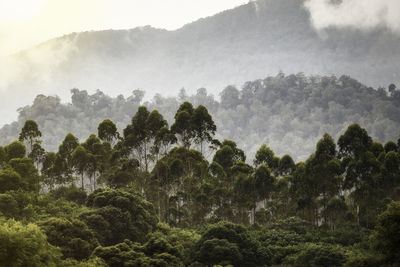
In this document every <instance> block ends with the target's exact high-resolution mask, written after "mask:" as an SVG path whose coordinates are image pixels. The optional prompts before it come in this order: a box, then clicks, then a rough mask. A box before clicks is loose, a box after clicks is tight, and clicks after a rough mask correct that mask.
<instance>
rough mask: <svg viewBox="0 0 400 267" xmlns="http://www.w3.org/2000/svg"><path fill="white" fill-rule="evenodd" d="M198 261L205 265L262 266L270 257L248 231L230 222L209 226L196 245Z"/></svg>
mask: <svg viewBox="0 0 400 267" xmlns="http://www.w3.org/2000/svg"><path fill="white" fill-rule="evenodd" d="M196 251H197V253H196V254H197V255H196V259H197V260H198V261H200V262H202V263H204V264H208V265H210V264H234V265H235V266H238V267H240V266H249V267H250V266H262V265H263V264H267V263H268V262H269V259H268V257H265V256H266V255H265V254H264V253H263V250H262V249H261V248H260V244H259V242H257V241H256V240H254V239H253V238H252V237H251V236H250V234H249V232H248V230H247V229H246V228H245V227H244V226H242V225H237V224H233V223H228V222H220V223H217V224H213V225H209V226H208V227H207V230H206V231H205V232H204V233H203V235H202V236H201V239H200V240H199V242H198V243H197V245H196ZM211 257H214V258H211Z"/></svg>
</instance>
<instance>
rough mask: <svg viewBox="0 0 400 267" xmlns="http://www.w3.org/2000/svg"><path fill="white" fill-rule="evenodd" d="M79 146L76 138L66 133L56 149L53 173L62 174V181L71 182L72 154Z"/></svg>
mask: <svg viewBox="0 0 400 267" xmlns="http://www.w3.org/2000/svg"><path fill="white" fill-rule="evenodd" d="M78 145H79V142H78V138H76V137H75V136H74V135H73V134H71V133H68V134H67V135H66V136H65V138H64V140H63V142H62V143H61V145H60V146H59V148H58V152H57V157H56V161H55V171H56V172H58V173H60V174H63V176H64V177H63V178H64V181H71V180H72V174H73V161H72V152H73V151H74V150H75V148H76V147H77V146H78Z"/></svg>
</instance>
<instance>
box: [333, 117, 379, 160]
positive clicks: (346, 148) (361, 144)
mask: <svg viewBox="0 0 400 267" xmlns="http://www.w3.org/2000/svg"><path fill="white" fill-rule="evenodd" d="M338 145H339V153H340V155H341V156H342V157H343V156H351V157H354V158H355V159H358V158H360V157H361V155H362V154H363V153H364V152H366V151H367V149H369V147H370V146H371V145H372V139H371V137H370V136H369V135H368V133H367V131H366V130H365V129H363V128H361V127H360V125H358V124H352V125H350V126H349V127H348V128H347V130H346V131H345V133H344V134H343V135H341V136H340V137H339V140H338Z"/></svg>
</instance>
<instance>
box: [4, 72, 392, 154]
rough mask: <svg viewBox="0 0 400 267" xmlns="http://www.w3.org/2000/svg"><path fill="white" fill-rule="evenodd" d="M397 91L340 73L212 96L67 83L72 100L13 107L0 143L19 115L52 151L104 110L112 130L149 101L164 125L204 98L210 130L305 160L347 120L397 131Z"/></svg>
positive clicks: (245, 145)
mask: <svg viewBox="0 0 400 267" xmlns="http://www.w3.org/2000/svg"><path fill="white" fill-rule="evenodd" d="M399 92H400V91H399V90H398V89H396V86H395V85H393V84H392V85H390V86H388V88H387V89H384V88H379V89H378V90H374V89H373V88H368V87H366V86H364V85H362V84H361V83H359V82H357V81H356V80H354V79H351V78H350V77H347V76H342V77H340V78H336V77H319V76H310V77H306V76H304V75H303V74H301V73H300V74H296V75H288V76H285V75H284V74H282V73H280V74H279V75H277V76H275V77H267V78H265V79H262V80H256V81H252V82H247V83H245V84H244V85H243V87H242V88H241V89H238V88H236V87H234V86H228V87H226V88H225V89H224V90H222V92H221V94H220V96H221V98H220V100H217V99H216V98H214V97H213V96H212V95H211V94H209V93H208V92H207V90H206V89H204V88H201V89H199V90H197V92H196V93H195V94H193V95H188V94H186V93H185V91H184V90H182V91H181V92H180V94H179V96H177V97H163V96H161V95H156V96H154V98H153V99H152V100H149V101H144V92H143V91H140V90H135V91H134V92H133V93H132V95H131V96H129V97H127V98H125V97H123V96H122V95H120V96H117V97H115V98H112V97H109V96H107V95H105V94H104V93H102V92H100V91H98V92H96V93H94V94H92V95H90V94H88V93H87V92H86V91H80V90H78V89H73V90H72V103H71V104H64V103H61V102H60V99H59V98H57V97H53V96H44V95H39V96H37V97H36V99H35V100H34V102H33V104H32V105H31V106H27V107H24V108H21V109H20V110H19V119H18V122H14V123H12V124H10V125H5V126H4V127H3V128H1V129H0V145H6V144H8V143H10V142H12V141H13V140H14V138H15V136H16V135H18V133H19V132H20V131H21V129H22V127H23V125H24V123H25V121H26V120H29V119H32V120H35V121H36V122H37V123H38V125H39V126H40V129H42V131H43V137H42V138H43V141H44V142H43V146H44V148H45V149H46V150H49V151H57V149H58V145H59V144H60V143H61V141H62V140H63V138H64V137H65V133H67V132H73V133H74V134H75V135H76V136H77V137H78V138H79V139H84V138H86V137H87V136H89V135H90V134H91V133H93V132H97V125H98V123H99V122H100V121H102V120H103V119H104V118H110V119H111V120H112V121H114V122H115V124H116V126H117V129H118V132H119V134H120V135H122V134H123V129H124V128H125V126H126V125H127V124H129V123H130V122H131V121H130V120H131V117H132V115H133V114H135V112H136V111H137V109H138V107H139V106H140V105H145V106H147V107H148V108H149V110H153V109H157V110H158V111H159V112H160V113H161V114H163V116H164V119H165V120H166V121H167V122H168V123H169V124H170V125H172V124H173V123H174V121H175V118H174V117H175V111H176V110H177V109H178V108H179V105H180V103H182V102H183V101H189V102H191V103H193V104H194V105H196V106H197V105H203V106H205V107H206V108H207V109H208V110H209V112H210V114H211V115H212V116H213V118H214V121H215V125H217V126H218V130H217V132H216V137H217V138H219V139H223V138H228V139H231V140H237V142H238V145H239V146H240V147H241V148H242V149H243V150H244V151H246V154H247V155H248V156H249V157H254V155H255V153H256V151H257V149H258V146H259V144H262V143H268V144H269V146H270V147H271V148H272V149H273V150H274V151H275V152H276V153H277V154H279V155H284V154H288V153H290V154H291V155H292V157H293V158H294V159H296V160H305V159H306V158H307V157H308V155H309V154H310V153H312V151H313V150H314V144H315V143H316V142H317V141H318V140H319V138H320V137H321V136H322V135H323V134H324V133H325V132H328V133H330V134H331V135H332V137H333V138H335V139H337V138H339V136H340V135H341V134H342V133H343V132H344V131H345V130H346V127H347V126H348V125H350V124H351V123H358V124H360V125H363V127H365V129H367V131H368V132H369V133H370V135H371V136H372V137H373V138H374V139H377V140H379V141H380V142H387V141H389V140H394V139H397V138H398V133H399V132H400V116H398V114H400V108H399V107H400V93H399Z"/></svg>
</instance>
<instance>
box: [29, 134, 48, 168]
mask: <svg viewBox="0 0 400 267" xmlns="http://www.w3.org/2000/svg"><path fill="white" fill-rule="evenodd" d="M40 142H41V141H36V142H35V143H34V144H33V147H32V151H31V152H30V153H29V154H28V157H29V158H31V159H32V160H33V162H35V163H36V168H38V169H39V164H41V163H42V162H43V160H44V156H45V154H46V151H45V150H44V148H43V147H42V146H41V145H40Z"/></svg>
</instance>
